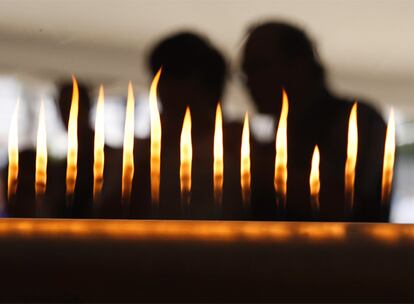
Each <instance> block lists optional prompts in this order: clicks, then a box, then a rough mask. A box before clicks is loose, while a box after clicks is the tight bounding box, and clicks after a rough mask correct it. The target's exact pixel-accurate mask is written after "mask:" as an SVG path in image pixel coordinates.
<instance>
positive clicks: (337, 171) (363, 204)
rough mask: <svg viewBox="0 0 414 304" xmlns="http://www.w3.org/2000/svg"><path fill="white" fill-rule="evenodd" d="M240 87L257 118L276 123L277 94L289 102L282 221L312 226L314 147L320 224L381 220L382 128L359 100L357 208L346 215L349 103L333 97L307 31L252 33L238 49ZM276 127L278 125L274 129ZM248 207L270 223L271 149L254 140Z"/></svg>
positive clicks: (274, 27)
mask: <svg viewBox="0 0 414 304" xmlns="http://www.w3.org/2000/svg"><path fill="white" fill-rule="evenodd" d="M242 71H243V73H244V79H245V85H246V86H247V89H248V91H249V93H250V95H251V97H252V99H253V101H254V103H255V104H256V107H257V110H258V111H259V113H264V114H270V115H272V116H273V117H275V118H276V120H278V119H279V116H280V111H281V105H282V103H281V97H282V88H284V89H285V90H286V92H287V94H288V97H289V114H288V126H287V137H288V138H287V140H288V184H287V207H286V219H289V220H309V219H312V212H311V205H310V199H309V172H310V166H311V158H312V153H313V149H314V147H315V145H318V146H319V149H320V159H321V160H320V179H321V190H320V210H319V214H318V216H317V218H319V219H323V220H328V221H330V220H331V221H336V220H357V221H378V220H384V219H387V218H388V211H385V214H384V211H381V202H380V197H381V172H382V159H383V151H384V140H385V129H386V126H385V123H384V121H383V119H382V118H381V117H380V115H378V113H377V112H376V111H375V110H374V109H373V108H372V107H371V106H369V105H368V104H366V103H364V102H361V101H360V100H358V118H357V121H358V137H359V144H358V159H357V166H356V179H355V205H354V210H353V213H352V215H351V216H349V215H346V212H344V208H345V202H344V170H345V161H346V151H347V149H346V147H347V134H348V132H347V131H348V121H349V114H350V110H351V107H352V104H353V101H352V100H347V99H343V98H339V97H336V96H335V95H333V94H332V93H331V91H330V90H329V88H328V86H327V84H326V79H325V78H326V77H325V70H324V68H323V66H322V64H321V62H320V60H319V58H318V55H317V52H316V49H315V47H314V45H313V43H312V42H311V40H310V39H309V37H308V36H307V35H306V33H305V32H304V31H302V30H301V29H300V28H297V27H295V26H293V25H290V24H287V23H282V22H276V21H270V22H267V23H262V24H259V25H256V26H254V27H252V28H251V29H250V30H249V32H248V36H247V40H246V43H245V45H244V49H243V58H242ZM276 126H277V124H276ZM252 142H253V148H252V158H253V161H252V162H253V163H252V174H253V177H252V191H253V192H252V205H253V214H254V216H255V217H256V218H257V219H271V218H274V214H275V212H276V206H275V194H274V186H273V174H274V161H275V142H274V141H273V142H271V143H267V144H263V143H260V142H258V141H257V140H254V138H252Z"/></svg>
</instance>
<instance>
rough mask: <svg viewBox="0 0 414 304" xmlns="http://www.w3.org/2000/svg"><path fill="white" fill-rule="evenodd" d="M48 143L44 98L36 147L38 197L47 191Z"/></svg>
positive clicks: (36, 187) (41, 104) (41, 105)
mask: <svg viewBox="0 0 414 304" xmlns="http://www.w3.org/2000/svg"><path fill="white" fill-rule="evenodd" d="M46 171H47V144H46V121H45V106H44V102H43V100H42V101H41V103H40V111H39V126H38V129H37V148H36V181H35V190H36V197H38V198H42V197H43V195H44V194H45V191H46V182H47V174H46Z"/></svg>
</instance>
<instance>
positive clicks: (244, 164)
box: [240, 112, 251, 207]
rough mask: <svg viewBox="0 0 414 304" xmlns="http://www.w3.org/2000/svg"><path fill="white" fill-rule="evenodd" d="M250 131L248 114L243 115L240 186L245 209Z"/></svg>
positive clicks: (247, 199)
mask: <svg viewBox="0 0 414 304" xmlns="http://www.w3.org/2000/svg"><path fill="white" fill-rule="evenodd" d="M250 179H251V177H250V131H249V114H248V113H247V112H246V114H245V115H244V124H243V132H242V143H241V163H240V184H241V188H242V199H243V205H244V206H245V207H247V205H248V204H249V201H250Z"/></svg>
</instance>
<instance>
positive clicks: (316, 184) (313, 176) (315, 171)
mask: <svg viewBox="0 0 414 304" xmlns="http://www.w3.org/2000/svg"><path fill="white" fill-rule="evenodd" d="M319 158H320V156H319V148H318V146H315V149H314V151H313V156H312V167H311V173H310V177H309V186H310V194H311V203H312V209H313V210H314V211H319V190H320V188H321V183H320V180H319Z"/></svg>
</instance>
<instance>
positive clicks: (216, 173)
mask: <svg viewBox="0 0 414 304" xmlns="http://www.w3.org/2000/svg"><path fill="white" fill-rule="evenodd" d="M223 167H224V164H223V117H222V112H221V106H220V103H218V104H217V110H216V125H215V130H214V164H213V177H214V201H215V202H216V204H218V205H221V202H222V199H223V181H224V174H223V170H224V169H223Z"/></svg>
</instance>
